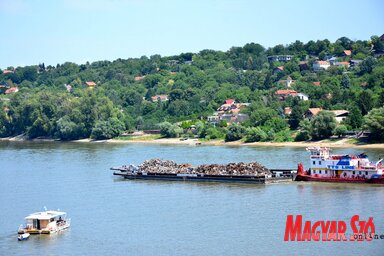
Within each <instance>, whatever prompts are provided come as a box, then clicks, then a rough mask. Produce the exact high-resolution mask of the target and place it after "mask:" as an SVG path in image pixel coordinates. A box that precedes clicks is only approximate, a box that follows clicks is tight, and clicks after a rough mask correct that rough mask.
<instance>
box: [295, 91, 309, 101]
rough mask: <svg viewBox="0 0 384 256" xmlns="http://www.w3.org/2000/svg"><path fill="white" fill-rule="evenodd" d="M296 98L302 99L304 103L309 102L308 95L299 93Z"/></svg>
mask: <svg viewBox="0 0 384 256" xmlns="http://www.w3.org/2000/svg"><path fill="white" fill-rule="evenodd" d="M296 97H299V99H301V100H303V101H306V100H309V97H308V95H307V94H305V93H302V92H299V93H297V95H296Z"/></svg>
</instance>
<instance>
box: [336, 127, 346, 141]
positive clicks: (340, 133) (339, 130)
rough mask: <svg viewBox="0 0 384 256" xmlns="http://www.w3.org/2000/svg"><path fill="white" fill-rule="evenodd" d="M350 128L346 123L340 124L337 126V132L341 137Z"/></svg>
mask: <svg viewBox="0 0 384 256" xmlns="http://www.w3.org/2000/svg"><path fill="white" fill-rule="evenodd" d="M347 131H348V129H347V127H346V126H345V125H339V126H337V127H336V128H335V132H334V133H335V134H336V135H337V136H338V137H339V138H340V137H341V136H344V135H345V134H346V133H347Z"/></svg>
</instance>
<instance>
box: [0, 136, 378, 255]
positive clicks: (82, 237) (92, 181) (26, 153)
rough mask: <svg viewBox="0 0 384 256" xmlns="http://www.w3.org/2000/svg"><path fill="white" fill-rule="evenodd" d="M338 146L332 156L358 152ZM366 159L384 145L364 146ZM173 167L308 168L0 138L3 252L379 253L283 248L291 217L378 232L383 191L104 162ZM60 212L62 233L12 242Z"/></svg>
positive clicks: (295, 156)
mask: <svg viewBox="0 0 384 256" xmlns="http://www.w3.org/2000/svg"><path fill="white" fill-rule="evenodd" d="M361 152H362V151H361V150H356V149H335V150H334V151H333V153H361ZM364 152H366V153H367V154H368V156H369V157H370V159H371V160H378V159H379V157H381V156H384V149H365V150H364ZM154 157H158V158H163V159H172V160H176V161H177V162H180V163H181V162H189V163H192V164H194V165H197V164H201V163H228V162H239V161H243V162H250V161H258V162H260V163H262V164H264V165H266V166H267V167H269V168H295V167H296V164H297V162H300V161H303V162H304V164H305V165H307V164H308V153H307V152H306V151H305V150H304V149H303V148H287V147H274V148H272V147H257V148H256V147H223V146H187V145H185V146H184V145H183V146H181V145H180V146H179V145H177V146H176V145H172V146H170V145H154V144H153V145H152V144H106V143H59V142H44V143H41V142H0V205H1V210H0V255H108V254H109V255H151V256H152V255H384V239H382V240H374V241H372V242H313V241H312V242H284V241H283V239H284V231H285V222H286V217H287V215H288V214H302V215H303V218H304V219H305V220H312V221H317V220H343V221H345V222H346V223H347V225H348V226H347V232H348V233H350V232H351V228H350V226H349V221H350V219H351V217H352V216H353V215H355V214H359V215H360V218H361V219H364V220H367V219H368V217H373V220H374V224H375V227H376V233H379V234H383V235H384V187H383V186H372V185H371V186H370V185H348V184H347V185H341V184H313V183H312V184H311V183H290V184H279V185H242V184H222V183H199V182H197V183H193V182H167V181H128V180H122V179H121V178H119V177H114V176H113V175H112V171H110V170H109V168H110V167H111V166H117V165H122V164H127V163H128V162H132V163H135V164H139V163H141V162H142V161H143V160H145V159H149V158H154ZM44 206H46V207H47V208H49V209H58V208H59V209H60V210H63V211H66V212H68V214H69V217H71V218H72V226H71V228H70V229H69V230H67V231H64V232H61V233H58V234H53V235H41V236H31V237H30V239H29V240H27V241H24V242H18V241H17V234H16V231H17V228H18V227H19V225H20V224H22V223H23V222H24V217H25V216H26V215H28V214H29V213H32V212H34V211H41V210H43V207H44Z"/></svg>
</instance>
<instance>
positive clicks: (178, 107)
mask: <svg viewBox="0 0 384 256" xmlns="http://www.w3.org/2000/svg"><path fill="white" fill-rule="evenodd" d="M383 54H384V37H383V36H381V37H378V36H372V37H371V38H370V39H369V40H365V41H362V40H358V41H353V40H350V39H348V38H346V37H341V38H339V39H338V40H336V41H335V42H330V41H329V40H327V39H325V40H318V41H309V42H307V43H303V42H300V41H296V42H293V43H291V44H289V45H277V46H275V47H272V48H268V49H266V48H264V47H263V46H261V45H259V44H255V43H249V44H246V45H244V46H243V47H232V48H231V49H229V50H228V51H226V52H222V51H214V50H202V51H200V52H199V53H183V54H180V55H177V56H169V57H162V56H160V55H153V56H150V57H146V56H143V57H141V58H136V59H117V60H114V61H97V62H93V63H88V62H87V63H86V64H81V65H78V64H75V63H70V62H67V63H63V64H57V65H56V66H45V64H44V63H41V64H39V65H36V66H26V67H9V68H7V69H5V70H2V72H1V74H0V137H8V136H15V135H19V134H26V135H27V136H28V137H29V138H36V137H49V138H59V139H62V140H73V139H80V138H89V137H91V138H95V139H105V138H113V137H116V136H118V135H119V134H121V133H122V132H125V131H134V130H149V129H152V130H153V129H161V130H162V132H163V134H164V135H166V136H170V137H174V136H180V135H181V134H182V133H186V134H190V135H191V136H192V134H195V135H197V136H199V137H201V138H207V139H216V138H225V139H226V140H227V141H230V140H237V139H241V138H243V139H244V140H245V141H268V140H270V141H291V140H295V139H296V140H308V139H323V138H327V137H329V136H331V135H333V134H337V135H341V136H342V135H343V134H345V133H346V132H347V131H360V130H363V129H364V130H369V131H371V138H372V139H373V140H384V139H383V138H384V120H383V119H384V107H383V105H384V58H383V57H382V56H383ZM319 60H320V62H319ZM328 64H329V66H327V65H328ZM316 65H320V66H316ZM278 90H284V91H278ZM287 90H289V91H287ZM280 92H281V94H280ZM300 95H303V96H300ZM306 97H307V98H306ZM228 99H234V100H235V102H237V103H249V104H244V106H245V107H241V109H240V114H244V116H247V117H248V118H246V119H245V120H242V121H241V122H234V121H226V120H225V119H220V118H218V119H216V121H218V122H209V121H208V117H209V116H212V115H213V114H214V112H215V111H217V110H218V109H219V108H220V106H222V105H223V104H224V103H225V101H226V100H228ZM309 109H319V110H323V111H320V112H319V113H316V115H313V116H312V117H311V118H309V116H308V110H309ZM326 110H346V111H348V114H347V116H346V118H345V119H343V120H342V121H341V123H338V122H336V119H335V117H336V116H335V114H334V112H329V111H326ZM224 112H228V111H226V110H224ZM229 112H230V113H231V114H232V116H235V114H234V113H233V112H231V111H229ZM309 114H310V113H309ZM191 128H193V129H191ZM192 130H193V131H192Z"/></svg>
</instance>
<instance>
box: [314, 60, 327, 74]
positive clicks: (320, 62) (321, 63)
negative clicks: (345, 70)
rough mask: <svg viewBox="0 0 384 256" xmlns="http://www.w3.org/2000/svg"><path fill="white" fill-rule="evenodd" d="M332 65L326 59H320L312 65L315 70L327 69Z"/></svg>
mask: <svg viewBox="0 0 384 256" xmlns="http://www.w3.org/2000/svg"><path fill="white" fill-rule="evenodd" d="M330 66H331V64H330V63H329V62H328V61H325V60H318V61H316V62H315V63H313V65H312V67H313V70H314V71H320V70H327V69H328V68H329V67H330Z"/></svg>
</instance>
